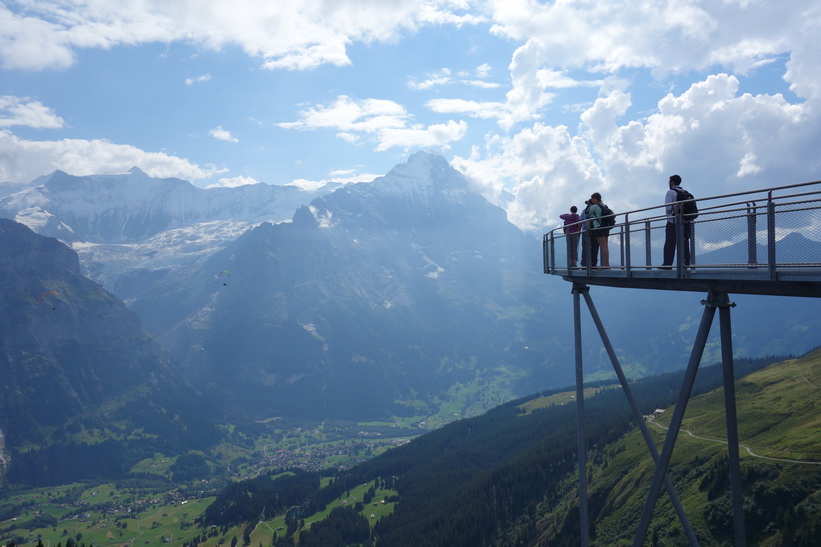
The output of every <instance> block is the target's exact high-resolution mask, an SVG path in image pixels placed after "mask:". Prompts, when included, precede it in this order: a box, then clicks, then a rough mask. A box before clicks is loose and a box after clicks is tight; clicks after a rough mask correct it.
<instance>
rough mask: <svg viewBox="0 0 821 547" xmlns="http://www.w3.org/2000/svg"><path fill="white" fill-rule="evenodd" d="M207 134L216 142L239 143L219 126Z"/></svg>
mask: <svg viewBox="0 0 821 547" xmlns="http://www.w3.org/2000/svg"><path fill="white" fill-rule="evenodd" d="M208 134H209V135H211V136H212V137H214V138H215V139H217V140H218V141H225V142H239V139H237V138H236V137H234V136H233V135H231V132H230V131H228V130H226V129H223V128H222V126H221V125H218V126H216V127H215V128H214V129H212V130H211V131H209V132H208Z"/></svg>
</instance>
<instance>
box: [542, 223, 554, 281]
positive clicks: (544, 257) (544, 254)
mask: <svg viewBox="0 0 821 547" xmlns="http://www.w3.org/2000/svg"><path fill="white" fill-rule="evenodd" d="M548 237H550V234H549V233H547V234H544V235H543V236H542V269H544V273H546V274H552V273H553V272H552V271H550V266H549V260H550V258H549V256H548V254H549V251H548V249H547V238H548Z"/></svg>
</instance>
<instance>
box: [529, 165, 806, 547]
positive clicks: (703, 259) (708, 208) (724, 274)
mask: <svg viewBox="0 0 821 547" xmlns="http://www.w3.org/2000/svg"><path fill="white" fill-rule="evenodd" d="M697 203H698V208H699V215H698V218H697V219H695V220H693V221H692V222H691V223H690V225H689V226H688V227H687V228H688V229H689V230H690V232H691V234H692V237H691V238H690V239H688V240H685V239H684V238H683V234H684V233H685V229H684V228H685V227H684V225H683V224H682V215H681V214H679V215H676V216H675V223H676V224H675V225H676V230H675V234H676V236H677V241H676V243H677V245H676V249H683V248H684V245H685V244H686V245H688V246H689V250H690V258H691V260H690V263H689V264H685V262H684V258H683V253H678V252H677V253H675V255H676V256H675V262H674V264H673V265H672V266H671V267H669V269H668V268H660V267H659V266H660V265H661V264H662V262H663V259H662V255H663V247H664V239H665V232H666V230H667V227H666V225H667V221H668V219H667V216H666V214H665V208H664V206H663V205H660V206H657V207H651V208H647V209H640V210H637V211H631V212H629V213H623V214H616V215H615V217H616V224H615V226H614V227H613V229H612V230H611V232H610V237H609V238H608V239H609V241H608V243H609V245H608V246H609V250H610V268H609V269H599V268H595V267H593V266H591V264H592V263H593V260H592V258H593V257H592V256H591V252H590V249H591V245H590V244H589V240H588V241H584V239H585V236H586V235H587V233H588V232H582V234H581V242H580V243H581V247H582V249H580V250H578V251H577V253H576V254H578V258H579V259H580V261H581V263H582V264H586V265H587V266H586V267H579V268H574V267H571V262H570V258H571V257H572V256H573V254H574V253H573V250H572V249H570V247H569V245H570V244H572V243H575V242H574V241H573V239H572V238H570V237H568V236H567V235H566V234H564V231H563V228H556V229H554V230H552V231H551V232H549V233H547V234H545V236H544V238H543V254H544V272H545V273H547V274H551V275H559V276H562V277H563V279H564V280H565V281H569V282H571V283H572V284H573V291H572V294H573V311H574V331H575V352H576V401H577V427H578V435H577V451H578V471H579V513H580V514H579V518H580V530H581V545H582V546H587V545H588V544H589V532H590V525H589V518H588V506H587V472H586V461H587V453H586V437H585V425H584V367H583V362H582V336H581V301H582V299H584V301H585V303H586V305H587V308H588V310H589V312H590V315H591V317H592V319H593V322H594V323H595V325H596V329H597V330H598V333H599V336H600V337H601V340H602V343H603V344H604V347H605V350H606V351H607V354H608V356H609V358H610V361H611V363H612V365H613V369H614V371H615V373H616V376H617V377H618V380H619V383H620V384H621V387H622V390H623V391H624V394H625V396H626V397H627V401H628V404H629V405H630V408H631V410H632V412H633V414H634V416H635V418H636V421H637V423H638V426H639V429H640V430H641V433H642V436H643V437H644V440H645V443H646V444H647V449H648V451H649V453H650V455H651V457H652V458H653V460H654V461H655V463H656V470H655V473H654V475H653V479H652V483H651V487H650V491H649V493H648V496H647V500H646V501H645V505H644V509H643V511H642V514H641V517H640V520H639V525H638V529H637V530H636V534H635V536H634V541H633V545H634V546H635V547H639V546H641V545H643V544H644V541H645V538H646V535H647V530H648V528H649V525H650V521H651V519H652V516H653V512H654V510H655V506H656V502H657V500H658V496H659V495H660V494H661V490H662V487H663V488H664V489H665V490H666V492H667V494H668V495H669V497H670V500H671V502H672V504H673V507H674V508H675V511H676V514H677V515H678V518H679V521H680V523H681V525H682V528H683V530H684V533H685V535H686V536H687V538H688V540H689V542H690V544H691V545H698V541H697V539H696V535H695V532H694V531H693V529H692V527H691V525H690V523H689V521H688V519H687V515H686V513H685V511H684V509H683V507H682V506H681V503H680V502H679V499H678V496H677V494H676V491H675V488H674V486H673V484H672V482H671V481H670V479H669V477H668V476H667V469H668V466H669V464H670V458H671V456H672V452H673V449H674V447H675V443H676V439H677V437H678V433H679V431H680V429H681V423H682V421H683V418H684V413H685V411H686V408H687V403H688V401H689V399H690V394H691V393H692V389H693V384H694V383H695V378H696V373H697V372H698V366H699V364H700V362H701V357H702V355H703V352H704V348H705V346H706V344H707V339H708V335H709V332H710V328H711V326H712V323H713V320H714V317H715V313H716V311H718V312H719V325H720V339H721V356H722V368H723V378H724V403H725V414H726V422H727V441H728V466H729V475H730V486H731V494H732V505H733V524H734V545H736V546H743V545H746V539H745V531H744V517H743V515H744V513H743V499H742V490H741V468H740V456H739V445H738V422H737V418H736V401H735V378H734V370H733V350H732V327H731V318H730V309H731V308H732V307H734V306H735V304H734V303H733V302H732V301H731V300H730V294H731V293H738V294H761V295H776V296H804V297H816V298H817V297H821V181H816V182H808V183H803V184H794V185H789V186H780V187H776V188H768V189H763V190H755V191H750V192H743V193H737V194H727V195H722V196H714V197H709V198H701V199H698V200H697ZM677 207H678V208H680V207H682V205H681V204H679V205H678V206H677ZM679 212H681V211H679ZM584 224H585V223H584V222H580V223H579V225H580V226H582V225H584ZM590 285H603V286H608V287H623V288H633V289H656V290H675V291H694V292H702V293H706V298H705V299H704V300H702V301H701V302H702V304H703V305H704V313H703V316H702V319H701V324H700V325H699V329H698V332H697V333H696V338H695V340H694V343H693V349H692V352H691V354H690V359H689V362H688V365H687V368H686V370H685V373H684V381H683V383H682V387H681V391H680V393H679V396H678V399H677V402H676V405H675V410H674V412H673V417H672V419H671V422H670V428H669V429H668V432H667V436H666V438H665V442H664V445H663V447H662V451H661V453H659V452H658V449H657V448H656V446H655V444H654V442H653V440H652V437H651V436H650V433H649V431H648V430H647V426H646V424H645V423H644V417H643V415H642V413H641V411H640V409H639V406H638V404H637V402H636V401H635V399H634V397H633V394H632V391H631V389H630V384H629V383H628V381H627V378H626V376H625V374H624V371H623V370H622V367H621V364H620V363H619V361H618V357H617V356H616V352H615V350H614V349H613V346H612V344H611V343H610V339H609V338H608V336H607V332H606V330H605V328H604V325H603V323H602V322H601V319H600V317H599V314H598V312H597V311H596V307H595V305H594V303H593V299H592V298H591V296H590V287H589V286H590Z"/></svg>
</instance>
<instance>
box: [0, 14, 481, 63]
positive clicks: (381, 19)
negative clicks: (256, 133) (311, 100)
mask: <svg viewBox="0 0 821 547" xmlns="http://www.w3.org/2000/svg"><path fill="white" fill-rule="evenodd" d="M23 5H24V8H25V9H16V10H13V9H11V8H10V7H8V6H7V5H6V4H3V5H0V65H2V66H3V67H5V68H24V69H34V70H42V69H45V68H65V67H67V66H70V65H71V64H73V63H74V60H75V51H77V50H78V49H81V48H110V47H114V46H118V45H138V44H145V43H152V42H174V41H186V42H191V43H199V44H203V45H205V46H206V47H208V48H211V49H220V48H222V47H224V46H226V45H239V46H240V47H241V48H242V49H243V50H244V51H245V52H246V53H247V54H248V55H251V56H254V57H259V58H261V59H262V64H263V66H264V67H266V68H272V69H274V68H285V69H299V70H302V69H309V68H314V67H316V66H319V65H322V64H327V63H330V64H334V65H338V66H342V65H346V64H349V63H350V60H349V58H348V55H347V47H348V46H349V45H350V44H352V43H354V42H361V43H366V44H367V43H374V42H391V41H395V40H397V39H398V38H399V36H400V35H401V34H402V33H403V32H408V31H410V32H413V31H415V30H416V29H417V28H418V27H420V26H422V25H453V26H457V27H458V26H462V25H466V24H469V25H473V24H477V23H480V22H482V21H484V18H483V17H482V16H479V15H476V14H474V13H471V12H470V10H469V8H470V4H469V3H457V2H451V1H449V0H428V1H426V2H415V1H406V0H387V1H379V2H376V1H373V0H347V1H344V2H328V1H326V0H301V1H300V2H269V1H267V0H243V1H242V2H241V5H239V6H238V5H237V4H236V3H229V2H224V1H222V0H203V1H201V2H197V3H196V4H193V3H190V2H167V1H164V0H146V1H144V2H127V1H124V0H119V1H111V0H87V1H85V2H71V3H66V2H63V1H61V0H39V1H38V2H36V3H35V2H25V3H24V4H23Z"/></svg>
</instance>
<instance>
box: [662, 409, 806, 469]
mask: <svg viewBox="0 0 821 547" xmlns="http://www.w3.org/2000/svg"><path fill="white" fill-rule="evenodd" d="M648 422H649V423H651V424H653V425H655V426H656V427H659V428H660V429H663V430H665V431H667V430H668V429H670V428H669V427H665V426H663V425H662V424H660V423H658V422H656V421H655V420H652V419H651V420H648ZM681 431H683V432H685V433H687V434H688V435H689V436H691V437H692V438H694V439H699V440H700V441H707V442H711V443H721V444H727V441H726V440H724V439H710V438H709V437H702V436H700V435H696V434H695V433H693V432H692V431H688V430H686V429H684V428H682V429H681ZM738 446H739V447H741V448H743V449H744V450H746V451H747V454H749V455H750V456H753V457H754V458H761V459H762V460H770V461H774V462H787V463H800V464H803V465H821V462H813V461H807V460H790V459H787V458H771V457H770V456H762V455H761V454H756V453H755V452H753V450H752V448H750V447H749V446H747V445H744V444H741V443H738Z"/></svg>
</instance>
